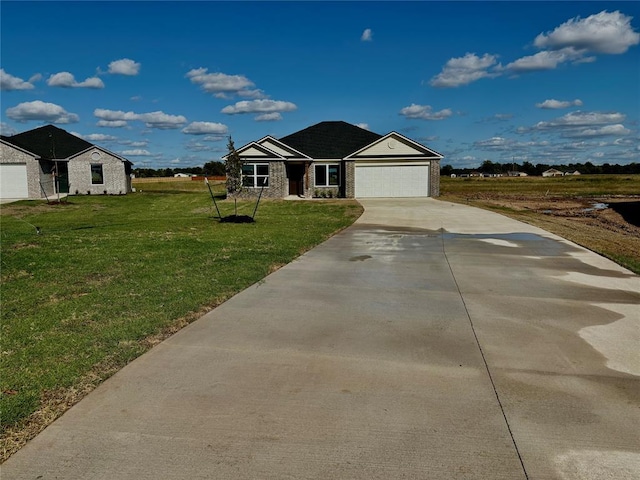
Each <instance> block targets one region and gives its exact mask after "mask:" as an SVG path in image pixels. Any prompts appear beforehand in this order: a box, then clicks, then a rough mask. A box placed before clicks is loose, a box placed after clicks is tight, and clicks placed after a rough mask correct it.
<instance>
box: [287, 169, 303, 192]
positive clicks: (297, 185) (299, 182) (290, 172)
mask: <svg viewBox="0 0 640 480" xmlns="http://www.w3.org/2000/svg"><path fill="white" fill-rule="evenodd" d="M287 176H288V177H289V195H298V196H303V195H304V164H302V163H292V164H288V165H287Z"/></svg>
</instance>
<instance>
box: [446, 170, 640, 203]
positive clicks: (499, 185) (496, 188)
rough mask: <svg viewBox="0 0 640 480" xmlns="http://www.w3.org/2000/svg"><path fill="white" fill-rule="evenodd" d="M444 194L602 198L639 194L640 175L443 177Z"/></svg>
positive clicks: (461, 195) (448, 195)
mask: <svg viewBox="0 0 640 480" xmlns="http://www.w3.org/2000/svg"><path fill="white" fill-rule="evenodd" d="M440 182H441V185H440V188H441V193H442V195H443V196H445V197H452V196H457V197H460V198H464V197H465V196H469V197H472V196H475V195H478V194H483V193H499V194H502V195H526V196H532V195H543V196H549V195H551V196H553V197H577V196H583V197H602V196H612V195H640V175H575V176H566V177H492V178H483V177H468V178H449V177H442V178H441V180H440Z"/></svg>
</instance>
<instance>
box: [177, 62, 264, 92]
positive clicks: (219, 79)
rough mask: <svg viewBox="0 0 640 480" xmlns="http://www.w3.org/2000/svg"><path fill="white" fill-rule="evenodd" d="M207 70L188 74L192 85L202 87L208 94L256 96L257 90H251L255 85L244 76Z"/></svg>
mask: <svg viewBox="0 0 640 480" xmlns="http://www.w3.org/2000/svg"><path fill="white" fill-rule="evenodd" d="M207 71H208V69H206V68H196V69H193V70H190V71H189V72H187V75H186V76H187V78H189V79H190V80H191V83H194V84H196V85H200V87H201V88H202V89H203V90H204V91H205V92H207V93H213V94H222V95H223V96H224V95H226V94H231V95H241V94H243V93H246V94H247V95H248V96H251V95H255V93H256V92H257V90H249V89H250V88H251V87H254V86H255V85H254V83H253V82H252V81H251V80H249V79H248V78H247V77H245V76H244V75H227V74H226V73H220V72H216V73H207Z"/></svg>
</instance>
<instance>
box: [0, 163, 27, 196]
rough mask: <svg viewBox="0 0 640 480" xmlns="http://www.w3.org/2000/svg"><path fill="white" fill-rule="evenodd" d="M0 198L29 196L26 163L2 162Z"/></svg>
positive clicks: (0, 165) (0, 169)
mask: <svg viewBox="0 0 640 480" xmlns="http://www.w3.org/2000/svg"><path fill="white" fill-rule="evenodd" d="M0 198H29V186H28V183H27V166H26V165H25V164H23V163H22V164H20V163H18V164H16V163H2V164H0Z"/></svg>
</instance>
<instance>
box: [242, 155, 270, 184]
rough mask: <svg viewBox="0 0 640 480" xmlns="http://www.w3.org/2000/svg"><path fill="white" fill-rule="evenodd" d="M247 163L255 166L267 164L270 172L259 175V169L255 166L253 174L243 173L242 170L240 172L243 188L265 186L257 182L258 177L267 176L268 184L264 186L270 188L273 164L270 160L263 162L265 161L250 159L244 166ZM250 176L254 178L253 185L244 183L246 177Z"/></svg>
mask: <svg viewBox="0 0 640 480" xmlns="http://www.w3.org/2000/svg"><path fill="white" fill-rule="evenodd" d="M245 165H253V166H254V167H257V166H259V165H260V166H266V167H267V168H268V173H267V174H266V175H258V169H257V168H254V169H253V175H245V174H244V173H242V171H241V172H240V183H241V184H242V188H263V186H262V185H256V183H257V182H258V178H264V177H266V178H267V185H265V186H264V188H269V187H270V186H271V165H270V164H269V162H263V161H260V160H258V161H250V162H243V163H242V166H243V167H244V166H245ZM247 177H250V178H253V179H254V180H253V185H245V184H244V179H245V178H247Z"/></svg>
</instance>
